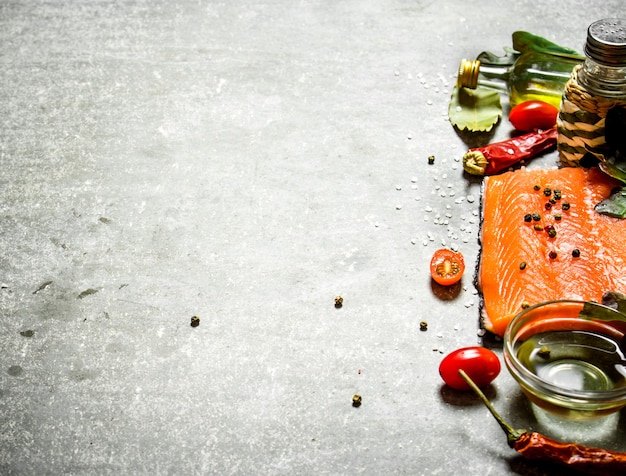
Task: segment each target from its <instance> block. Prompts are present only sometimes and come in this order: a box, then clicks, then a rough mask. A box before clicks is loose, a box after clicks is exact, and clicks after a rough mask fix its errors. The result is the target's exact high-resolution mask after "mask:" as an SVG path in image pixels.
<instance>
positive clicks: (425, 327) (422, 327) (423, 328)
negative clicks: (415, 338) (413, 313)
mask: <svg viewBox="0 0 626 476" xmlns="http://www.w3.org/2000/svg"><path fill="white" fill-rule="evenodd" d="M426 330H428V322H426V321H422V322H420V331H426Z"/></svg>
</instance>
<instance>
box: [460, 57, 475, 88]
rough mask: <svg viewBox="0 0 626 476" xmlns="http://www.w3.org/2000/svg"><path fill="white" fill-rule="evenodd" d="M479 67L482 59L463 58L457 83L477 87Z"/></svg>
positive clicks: (465, 86)
mask: <svg viewBox="0 0 626 476" xmlns="http://www.w3.org/2000/svg"><path fill="white" fill-rule="evenodd" d="M479 69H480V61H478V60H468V59H463V60H461V64H460V65H459V72H458V75H457V84H458V85H459V86H460V87H464V88H470V89H476V86H478V70H479Z"/></svg>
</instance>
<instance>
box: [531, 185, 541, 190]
mask: <svg viewBox="0 0 626 476" xmlns="http://www.w3.org/2000/svg"><path fill="white" fill-rule="evenodd" d="M533 189H535V190H541V185H539V184H535V186H534V187H533Z"/></svg>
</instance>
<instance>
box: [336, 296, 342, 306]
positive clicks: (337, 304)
mask: <svg viewBox="0 0 626 476" xmlns="http://www.w3.org/2000/svg"><path fill="white" fill-rule="evenodd" d="M341 306H343V298H342V297H341V296H337V297H336V298H335V307H336V308H337V309H339V308H340V307H341Z"/></svg>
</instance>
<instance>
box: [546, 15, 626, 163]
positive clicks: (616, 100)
mask: <svg viewBox="0 0 626 476" xmlns="http://www.w3.org/2000/svg"><path fill="white" fill-rule="evenodd" d="M585 55H586V59H585V61H584V62H583V64H582V65H579V66H576V67H575V68H574V70H573V71H572V76H571V78H570V80H569V81H568V82H567V84H566V85H565V90H564V92H563V98H562V101H561V105H560V111H559V116H558V118H557V127H558V130H559V137H558V140H557V145H558V149H559V157H560V160H561V162H562V163H563V164H564V165H570V166H575V165H579V163H580V161H581V160H582V159H583V157H584V156H585V155H587V154H591V155H592V156H594V157H596V158H597V159H599V160H600V161H601V160H602V158H603V155H604V153H605V152H606V140H605V119H606V116H607V113H608V111H609V110H610V109H612V108H614V107H625V106H626V20H624V19H619V18H617V19H615V18H614V19H605V20H599V21H597V22H595V23H592V24H591V25H590V26H589V28H588V30H587V41H586V43H585Z"/></svg>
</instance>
